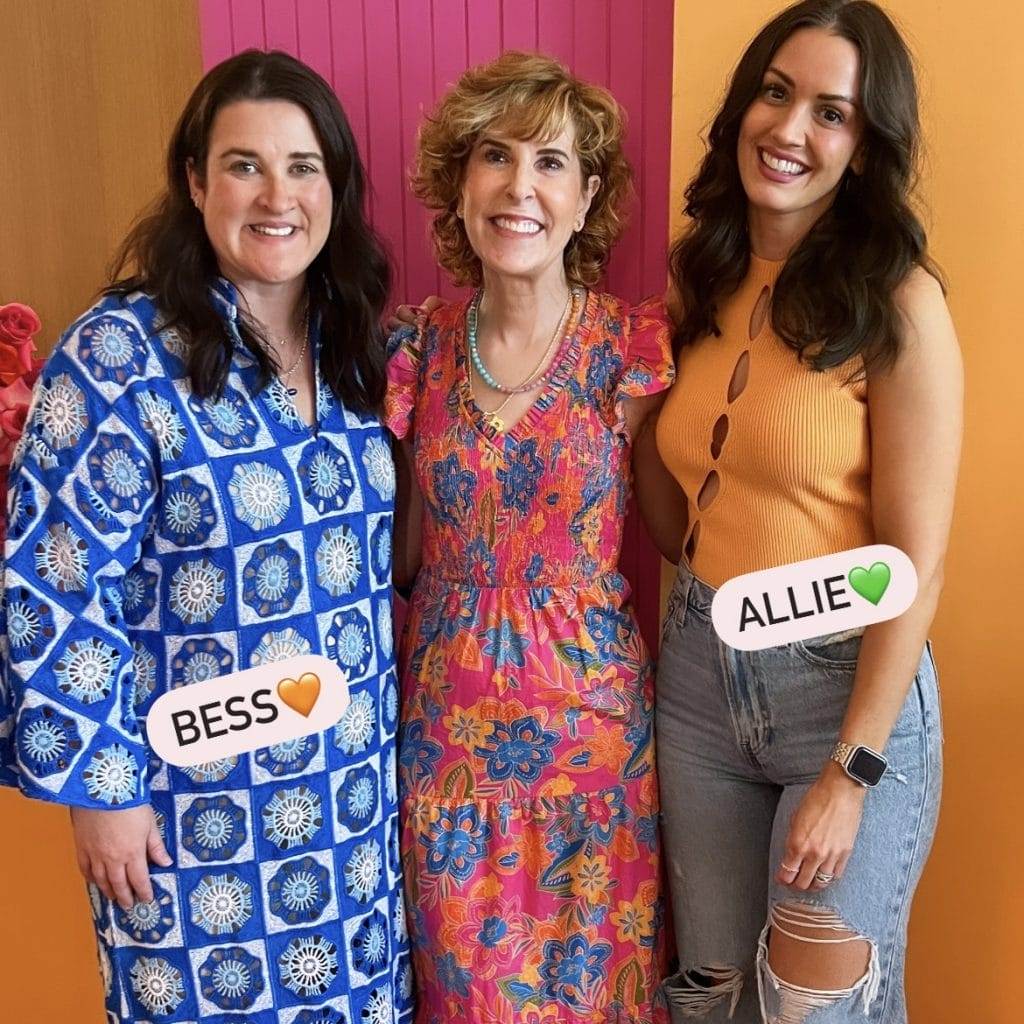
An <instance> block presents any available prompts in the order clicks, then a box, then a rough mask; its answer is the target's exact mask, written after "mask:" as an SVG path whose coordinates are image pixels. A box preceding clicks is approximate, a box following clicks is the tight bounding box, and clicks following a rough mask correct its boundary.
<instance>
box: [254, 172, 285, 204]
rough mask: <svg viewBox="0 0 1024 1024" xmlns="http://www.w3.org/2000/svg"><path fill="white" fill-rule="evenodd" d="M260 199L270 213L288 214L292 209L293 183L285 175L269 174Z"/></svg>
mask: <svg viewBox="0 0 1024 1024" xmlns="http://www.w3.org/2000/svg"><path fill="white" fill-rule="evenodd" d="M260 199H261V201H262V204H263V206H264V207H265V208H266V210H267V211H268V212H269V213H286V212H287V211H288V210H290V209H291V207H292V187H291V182H290V181H289V180H288V178H287V177H286V176H285V175H283V174H276V173H268V174H267V176H266V178H265V179H264V184H263V192H262V194H261V196H260Z"/></svg>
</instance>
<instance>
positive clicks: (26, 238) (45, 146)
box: [0, 0, 201, 1024]
mask: <svg viewBox="0 0 1024 1024" xmlns="http://www.w3.org/2000/svg"><path fill="white" fill-rule="evenodd" d="M200 69H201V62H200V55H199V38H198V20H197V17H196V10H195V4H194V2H192V0H145V2H142V0H88V2H87V3H83V2H82V0H30V2H25V0H0V183H2V191H0V303H5V302H13V301H20V302H27V303H29V304H30V305H32V306H33V307H35V309H36V310H37V311H38V313H39V315H40V316H41V317H42V320H43V331H42V334H41V335H40V341H41V343H42V344H41V347H42V348H44V349H47V350H48V349H49V348H50V346H51V345H52V344H53V342H54V341H55V340H56V338H57V337H58V336H59V334H60V333H61V331H63V329H64V328H65V327H66V326H67V324H68V323H69V322H70V321H71V320H72V319H73V318H74V317H76V316H77V315H78V314H79V313H81V312H82V311H83V310H84V309H85V308H86V306H87V305H89V303H90V302H91V300H92V297H93V295H94V294H95V292H96V290H97V289H98V288H99V287H100V285H101V284H102V283H103V280H104V268H105V266H106V264H107V262H108V260H109V258H110V255H111V253H112V251H113V249H114V247H115V246H116V244H117V242H118V241H119V240H120V239H121V237H122V236H123V235H124V233H125V230H126V229H127V227H128V225H129V224H130V223H131V221H132V219H133V217H134V216H135V214H136V213H137V212H138V210H139V209H140V207H142V206H143V205H144V204H145V203H147V202H148V201H149V200H150V199H151V197H152V196H153V195H154V194H155V193H156V191H157V189H158V188H159V184H160V176H161V171H162V166H163V154H164V150H165V147H166V145H167V140H168V138H169V135H170V130H171V127H172V125H173V123H174V121H175V119H176V117H177V115H178V113H179V112H180V110H181V108H182V106H183V105H184V102H185V99H186V98H187V96H188V94H189V92H190V91H191V89H192V88H193V86H194V85H195V83H196V81H197V80H198V78H199V73H200ZM95 948H96V947H95V937H94V935H93V930H92V925H91V923H90V916H89V904H88V899H87V898H86V894H85V888H84V886H83V884H82V879H81V876H80V875H79V873H78V868H77V866H76V864H75V858H74V853H73V849H72V843H71V834H70V828H69V825H68V812H67V809H66V808H64V807H58V806H55V805H52V804H43V803H39V802H37V801H29V800H25V799H24V798H22V797H21V796H20V795H19V794H17V793H14V792H12V791H10V790H6V789H4V790H0V991H2V992H3V1008H2V1009H0V1020H3V1021H11V1022H15V1021H17V1022H24V1024H37V1022H39V1024H41V1022H44V1021H45V1022H50V1021H75V1022H79V1021H80V1022H82V1024H93V1022H98V1021H103V1020H106V1017H105V1015H104V1012H103V998H102V992H101V988H100V978H99V972H98V970H97V965H96V952H95Z"/></svg>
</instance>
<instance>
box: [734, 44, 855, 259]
mask: <svg viewBox="0 0 1024 1024" xmlns="http://www.w3.org/2000/svg"><path fill="white" fill-rule="evenodd" d="M859 101H860V56H859V54H858V52H857V48H856V47H855V46H854V45H853V44H852V43H851V42H849V41H848V40H846V39H843V38H841V37H840V36H836V35H833V34H832V33H831V32H829V31H827V30H825V29H819V28H805V29H800V30H799V31H797V32H794V33H793V35H791V36H790V37H789V39H787V40H786V42H785V43H783V44H782V46H780V47H779V49H778V50H777V51H776V52H775V55H774V57H773V58H772V60H771V64H770V66H769V68H768V70H767V71H766V72H765V75H764V79H763V81H762V84H761V90H760V92H759V94H758V96H757V97H756V98H755V100H754V101H753V103H751V104H750V106H749V107H748V108H747V111H746V113H745V114H744V115H743V121H742V123H741V125H740V133H739V142H738V145H737V160H738V163H739V172H740V179H741V181H742V183H743V190H744V192H745V193H746V196H747V201H748V204H749V220H750V227H751V235H752V237H756V235H757V232H758V230H759V229H762V228H763V229H767V230H775V232H776V234H778V233H779V230H780V229H781V232H782V233H783V234H785V235H786V236H787V237H790V238H791V239H792V240H793V241H794V242H795V241H796V240H798V239H799V238H800V237H802V236H803V235H804V234H806V232H807V231H808V230H810V228H811V226H812V225H813V224H814V222H815V221H816V220H817V219H818V218H819V217H820V216H821V215H822V214H823V213H824V212H825V211H826V210H827V209H828V208H829V206H831V204H832V202H833V200H834V199H835V196H836V193H837V191H838V190H839V186H840V183H841V181H842V178H843V175H844V173H845V172H846V169H847V168H848V167H850V166H851V164H852V169H853V171H854V172H856V171H858V170H859V161H860V157H859V154H858V146H859V145H860V141H861V138H862V135H863V116H862V114H861V112H860V107H859Z"/></svg>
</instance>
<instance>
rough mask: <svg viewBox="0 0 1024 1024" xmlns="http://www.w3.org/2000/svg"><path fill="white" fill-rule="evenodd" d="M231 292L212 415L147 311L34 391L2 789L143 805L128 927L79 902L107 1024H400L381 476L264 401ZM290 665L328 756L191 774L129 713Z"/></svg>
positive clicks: (331, 435) (353, 447)
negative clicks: (323, 717) (154, 832)
mask: <svg viewBox="0 0 1024 1024" xmlns="http://www.w3.org/2000/svg"><path fill="white" fill-rule="evenodd" d="M235 297H236V296H235V293H234V291H233V289H232V288H231V286H230V285H228V284H227V283H226V282H220V283H219V284H218V286H217V288H216V290H215V298H216V302H217V304H218V307H219V308H220V309H221V310H222V312H223V316H224V320H225V325H226V328H227V329H228V330H229V331H230V333H231V336H232V337H233V338H234V339H235V354H234V358H233V362H232V366H231V370H230V374H229V376H228V379H227V385H226V387H225V388H224V391H223V395H222V396H221V397H220V398H219V399H210V400H205V401H204V400H200V399H198V398H197V397H196V396H195V395H194V394H193V393H192V390H191V388H190V386H189V383H188V379H187V376H186V373H185V369H184V365H183V362H182V355H183V352H184V348H183V343H182V339H181V338H180V337H179V336H178V335H177V334H176V333H175V332H174V331H171V330H164V331H162V332H161V331H160V330H159V324H158V317H157V312H156V310H155V309H154V307H153V304H152V302H151V301H150V300H149V299H148V298H147V297H146V296H143V295H134V296H129V297H128V298H127V299H123V300H122V299H118V298H111V297H108V298H105V299H103V300H102V301H101V302H100V303H99V304H98V305H96V306H95V307H94V308H93V309H92V310H90V311H89V312H88V313H87V314H86V315H85V316H84V317H82V318H81V319H80V320H79V321H78V322H77V323H76V324H74V325H73V326H72V328H71V329H70V330H69V331H68V333H67V334H66V336H65V337H64V338H63V340H62V341H61V343H60V345H59V346H58V348H57V350H56V351H55V352H54V354H53V356H52V357H51V359H50V360H49V362H48V363H47V366H46V368H45V370H44V371H43V375H42V377H41V379H40V381H39V384H38V386H37V390H36V393H35V399H34V402H33V410H32V412H31V413H30V416H29V422H28V424H27V426H26V433H25V437H24V438H23V441H22V445H21V449H20V455H19V458H18V460H17V467H16V468H15V469H14V470H13V471H12V475H11V481H10V498H9V537H8V543H7V552H6V554H7V571H6V583H5V604H6V620H7V645H8V651H7V653H8V665H7V667H6V677H7V678H6V680H5V682H4V685H3V689H2V692H0V696H2V697H3V704H4V708H3V711H4V714H3V715H2V716H0V754H2V757H0V761H2V762H3V768H2V772H3V777H4V779H5V780H6V781H8V782H16V783H17V784H18V785H20V786H21V788H22V789H23V791H24V792H25V793H27V794H28V795H29V796H33V797H37V798H40V799H43V800H51V801H57V802H59V803H65V804H73V805H78V806H82V807H94V808H124V807H132V806H135V805H138V804H143V803H145V802H146V801H149V802H150V803H151V804H152V806H153V808H154V810H155V811H156V814H157V818H158V821H159V824H160V827H161V830H162V833H163V835H164V839H165V842H166V844H167V848H168V850H169V851H170V854H171V856H172V857H173V859H174V865H173V867H171V868H168V869H163V868H160V867H158V866H156V865H151V869H152V871H151V873H152V879H153V883H154V885H153V889H154V893H155V899H154V900H153V902H151V903H148V904H138V905H136V906H135V907H134V908H133V909H132V910H131V911H129V912H127V913H126V912H124V911H123V910H121V909H120V908H119V907H118V906H117V905H116V904H112V903H110V902H109V901H107V900H106V899H105V898H104V897H103V896H102V894H100V893H99V892H98V890H96V889H94V888H93V889H92V890H91V897H92V906H93V913H94V917H95V923H96V931H97V935H98V937H99V955H100V964H101V969H102V974H103V981H104V985H105V989H106V1005H107V1012H108V1018H109V1020H110V1021H119V1022H120V1021H147V1022H148V1021H153V1022H157V1021H159V1022H186V1021H188V1022H196V1021H199V1020H203V1021H207V1022H210V1024H228V1022H236V1021H237V1022H241V1021H246V1022H249V1024H271V1022H273V1024H339V1022H342V1021H344V1022H345V1024H394V1022H396V1021H403V1020H406V1019H407V1018H408V1017H409V1016H410V1015H411V1002H412V996H411V992H412V977H411V968H410V965H409V959H408V952H407V933H406V925H405V919H404V909H403V904H402V899H401V888H400V868H399V859H398V819H397V802H396V788H395V787H396V782H395V779H396V776H395V729H396V725H397V716H398V692H397V688H396V680H395V670H394V658H393V645H392V619H391V603H390V573H391V529H392V507H393V500H394V470H393V466H392V462H391V456H390V451H389V448H388V443H387V441H386V440H385V435H384V433H383V431H382V429H381V427H380V425H379V423H378V422H377V420H376V419H373V418H371V417H363V416H358V415H354V414H352V413H351V412H349V411H347V410H345V409H344V408H343V407H342V406H341V405H340V403H339V402H338V401H337V399H336V398H335V397H334V396H333V395H332V394H331V392H330V390H329V389H328V388H327V387H325V386H323V385H321V384H320V383H319V379H318V387H317V394H318V421H319V426H318V429H316V430H313V429H310V428H308V427H307V426H306V425H305V424H304V423H303V422H302V421H301V420H300V419H299V417H298V415H297V414H296V412H295V409H294V406H293V405H292V404H291V400H290V399H289V397H288V396H287V394H286V392H285V390H284V388H283V387H282V386H281V385H280V383H279V382H278V381H277V380H276V379H275V380H274V381H273V383H272V384H271V386H270V387H269V388H267V389H265V390H264V391H263V392H261V393H259V394H257V393H256V391H255V380H256V370H257V368H256V363H255V360H254V359H253V358H252V355H251V353H250V352H249V351H248V349H247V348H246V347H245V345H244V344H243V343H242V341H241V340H240V338H239V336H238V332H237V328H236V323H237V310H236V306H235ZM302 653H311V654H323V655H326V656H328V657H331V658H334V659H335V660H336V661H337V662H338V663H339V664H340V665H341V666H342V668H343V669H344V670H345V672H346V673H347V675H348V677H349V680H350V689H351V694H352V701H351V704H350V706H349V708H348V710H347V711H346V712H345V715H344V717H343V718H342V720H341V721H340V722H339V723H338V725H337V726H335V727H334V728H333V729H331V730H330V731H328V732H325V733H321V734H314V735H310V736H306V737H303V738H302V739H299V740H294V741H291V742H288V743H282V744H280V745H278V746H275V747H270V748H266V749H262V750H259V751H256V752H255V753H253V754H250V755H245V756H242V757H233V758H228V759H225V760H222V761H216V762H212V763H208V764H203V765H200V766H197V767H194V768H187V769H178V768H174V767H171V766H169V765H167V764H164V763H162V762H161V761H160V760H159V759H158V758H157V757H156V756H155V755H154V754H153V752H152V751H151V750H150V749H149V748H148V747H147V745H146V741H145V730H144V724H145V716H146V713H147V711H148V709H149V708H150V707H151V705H152V703H153V701H154V700H155V699H156V698H157V697H158V696H160V694H162V693H164V692H165V691H166V690H168V689H169V688H172V687H176V686H183V685H187V684H189V683H192V682H197V681H199V680H203V679H208V678H210V677H211V676H218V675H221V674H223V673H227V672H232V671H235V670H239V669H244V668H248V667H251V666H255V665H260V664H264V663H266V662H270V661H277V660H281V659H284V658H289V657H293V656H295V655H298V654H302Z"/></svg>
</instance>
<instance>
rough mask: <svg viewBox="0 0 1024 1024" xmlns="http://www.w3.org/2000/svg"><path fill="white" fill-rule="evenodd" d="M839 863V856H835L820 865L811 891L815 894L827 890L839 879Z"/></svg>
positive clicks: (827, 858)
mask: <svg viewBox="0 0 1024 1024" xmlns="http://www.w3.org/2000/svg"><path fill="white" fill-rule="evenodd" d="M838 861H839V855H838V854H833V855H832V856H831V857H826V858H825V859H824V860H823V861H822V862H821V863H820V864H819V865H818V868H817V870H816V871H815V872H814V877H813V878H812V879H811V889H813V890H814V891H815V892H819V891H820V890H822V889H827V888H828V887H829V886H830V885H831V884H832V883H833V882H834V881H835V880H836V879H837V878H838V877H839V868H838Z"/></svg>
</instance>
